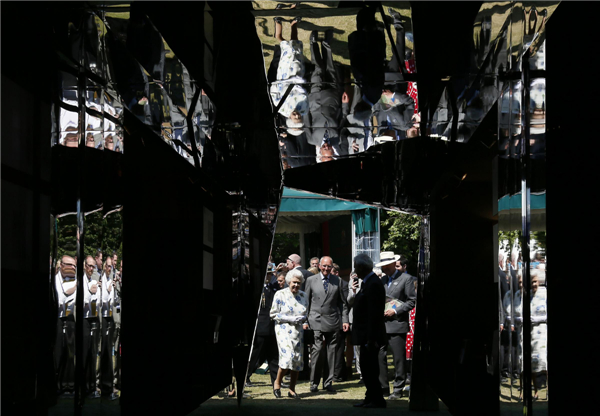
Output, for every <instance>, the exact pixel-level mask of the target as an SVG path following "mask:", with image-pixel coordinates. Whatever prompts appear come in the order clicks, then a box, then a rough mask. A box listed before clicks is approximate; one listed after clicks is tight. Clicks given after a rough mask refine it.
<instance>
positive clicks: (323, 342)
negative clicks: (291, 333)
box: [310, 330, 338, 387]
mask: <svg viewBox="0 0 600 416" xmlns="http://www.w3.org/2000/svg"><path fill="white" fill-rule="evenodd" d="M337 338H338V333H337V331H333V332H321V331H317V330H315V343H314V344H313V347H312V350H311V352H310V385H311V387H318V386H319V383H320V381H321V374H322V372H323V361H324V360H327V365H328V366H329V372H328V374H327V378H325V377H323V387H327V386H330V385H331V384H332V383H333V371H334V368H335V350H336V347H337V342H338V339H337Z"/></svg>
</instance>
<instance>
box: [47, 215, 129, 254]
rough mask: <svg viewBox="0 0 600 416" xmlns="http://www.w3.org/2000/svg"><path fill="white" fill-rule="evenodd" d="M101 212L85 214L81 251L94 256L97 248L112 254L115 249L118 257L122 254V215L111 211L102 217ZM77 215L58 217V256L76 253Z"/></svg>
mask: <svg viewBox="0 0 600 416" xmlns="http://www.w3.org/2000/svg"><path fill="white" fill-rule="evenodd" d="M102 217H103V215H102V212H101V211H98V212H94V213H93V214H89V215H86V216H85V225H84V227H85V241H84V246H83V252H84V255H86V256H95V255H96V250H97V249H98V248H101V249H102V252H103V253H104V257H103V258H106V253H109V254H110V255H112V252H113V250H117V255H118V256H119V259H122V258H123V257H122V254H123V243H122V241H123V235H122V232H123V216H122V213H121V212H115V213H112V214H110V215H108V216H106V218H102ZM76 219H77V216H76V215H66V216H64V217H61V218H58V219H57V220H56V221H57V230H58V249H57V254H58V258H59V259H60V257H62V256H63V255H65V254H66V255H69V256H75V255H76V254H77V252H76V251H77V223H76Z"/></svg>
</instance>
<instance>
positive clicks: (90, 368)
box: [83, 256, 102, 398]
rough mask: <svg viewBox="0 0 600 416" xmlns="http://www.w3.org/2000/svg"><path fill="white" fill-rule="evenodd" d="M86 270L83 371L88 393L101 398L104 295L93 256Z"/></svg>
mask: <svg viewBox="0 0 600 416" xmlns="http://www.w3.org/2000/svg"><path fill="white" fill-rule="evenodd" d="M83 265H84V268H85V280H84V285H83V287H84V292H83V317H84V318H85V319H84V320H83V371H84V374H85V384H86V393H87V394H90V395H91V396H90V397H91V398H99V397H100V392H99V391H98V390H99V389H98V386H97V377H96V376H97V374H96V367H97V361H98V348H99V347H100V319H99V315H100V314H99V309H100V304H101V301H102V293H101V289H100V283H99V282H98V278H99V277H100V276H99V275H98V273H96V271H95V269H96V262H95V261H94V258H93V257H92V256H87V257H86V258H85V261H84V263H83Z"/></svg>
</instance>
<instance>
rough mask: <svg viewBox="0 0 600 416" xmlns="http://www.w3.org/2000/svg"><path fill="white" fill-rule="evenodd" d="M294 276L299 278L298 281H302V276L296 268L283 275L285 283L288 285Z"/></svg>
mask: <svg viewBox="0 0 600 416" xmlns="http://www.w3.org/2000/svg"><path fill="white" fill-rule="evenodd" d="M294 277H296V278H298V279H300V283H304V276H303V275H302V272H301V271H300V270H298V269H292V270H290V271H289V272H288V273H287V274H286V275H285V283H287V284H288V285H289V284H290V282H291V281H292V279H293V278H294Z"/></svg>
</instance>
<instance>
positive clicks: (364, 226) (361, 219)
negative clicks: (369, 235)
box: [352, 208, 379, 234]
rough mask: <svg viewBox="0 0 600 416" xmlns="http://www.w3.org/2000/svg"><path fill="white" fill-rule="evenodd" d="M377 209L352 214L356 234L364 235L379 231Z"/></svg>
mask: <svg viewBox="0 0 600 416" xmlns="http://www.w3.org/2000/svg"><path fill="white" fill-rule="evenodd" d="M377 219H378V217H377V209H376V208H367V209H364V210H360V211H353V212H352V221H353V222H354V232H355V233H356V234H362V233H365V232H374V231H377V230H378V229H379V226H378V224H377V223H378V221H377Z"/></svg>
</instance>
